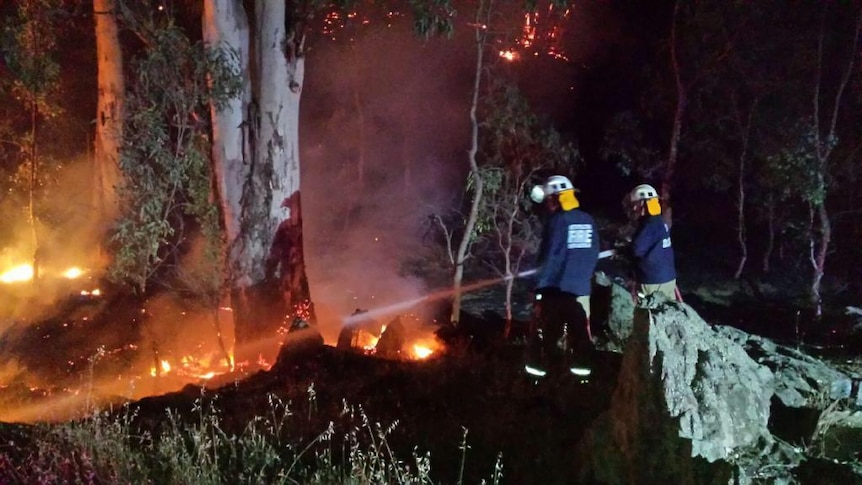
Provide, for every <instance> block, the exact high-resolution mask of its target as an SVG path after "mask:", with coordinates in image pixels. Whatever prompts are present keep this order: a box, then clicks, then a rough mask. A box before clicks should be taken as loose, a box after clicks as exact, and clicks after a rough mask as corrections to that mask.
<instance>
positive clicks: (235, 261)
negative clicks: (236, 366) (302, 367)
mask: <svg viewBox="0 0 862 485" xmlns="http://www.w3.org/2000/svg"><path fill="white" fill-rule="evenodd" d="M203 37H204V42H206V43H207V45H208V46H209V47H211V48H219V49H224V50H226V51H229V52H230V55H229V56H228V57H226V59H228V60H229V62H230V63H231V67H232V68H233V70H235V71H236V72H238V73H239V74H240V77H241V82H242V87H241V89H240V91H239V93H237V95H236V96H234V97H232V98H230V99H228V100H227V101H226V102H225V103H224V104H223V105H221V106H216V105H213V106H212V107H211V112H212V164H213V174H214V176H215V184H214V186H215V191H216V197H217V198H218V202H219V207H220V209H221V211H220V212H221V216H222V225H223V228H224V238H225V243H226V246H225V247H226V254H225V258H224V261H225V271H226V275H225V276H226V277H225V280H226V282H227V285H226V287H225V288H222V290H221V291H220V295H219V302H218V304H217V306H216V308H215V309H213V322H214V327H215V331H216V334H217V337H218V342H219V346H220V348H221V350H222V352H223V353H224V354H225V355H226V357H227V360H228V365H230V366H233V361H234V357H235V341H236V335H237V331H236V319H235V318H234V316H235V315H234V313H233V307H234V305H233V303H232V301H231V289H232V288H234V287H235V286H236V283H238V282H239V281H243V280H242V275H243V267H244V262H243V259H242V254H241V252H240V251H239V248H240V247H241V246H240V245H239V244H238V241H239V236H240V214H241V213H242V191H243V187H244V186H245V183H244V181H245V179H246V178H247V177H248V174H249V171H248V166H249V165H248V164H247V163H246V161H247V160H246V157H245V155H246V152H247V148H246V147H247V143H246V140H247V137H248V132H249V131H248V129H247V123H245V122H244V121H245V120H244V115H245V113H246V112H247V109H248V106H249V104H250V103H249V99H250V97H251V92H250V90H251V84H250V82H249V80H248V72H249V71H248V68H249V25H248V17H247V16H246V13H245V10H244V9H243V7H242V1H241V0H206V1H205V2H204V12H203ZM240 334H242V332H240ZM231 335H232V336H233V338H231ZM225 336H226V338H225ZM225 340H228V343H225ZM228 348H231V349H234V351H233V352H231V351H230V350H228ZM242 357H245V356H242Z"/></svg>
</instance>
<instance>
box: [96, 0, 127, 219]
mask: <svg viewBox="0 0 862 485" xmlns="http://www.w3.org/2000/svg"><path fill="white" fill-rule="evenodd" d="M93 17H94V20H95V24H96V59H97V65H98V89H99V93H98V102H97V107H96V139H95V161H96V170H95V173H96V176H97V177H98V183H97V184H95V186H96V190H95V191H94V195H95V198H96V200H95V201H94V202H95V206H96V209H97V210H98V211H99V215H100V216H101V217H100V223H102V224H109V223H110V222H112V221H113V220H114V219H115V218H116V216H117V214H118V211H119V207H118V199H117V186H118V185H119V182H120V164H119V162H120V148H121V147H122V144H123V115H124V113H123V106H124V91H125V81H124V78H123V53H122V50H121V49H120V37H119V29H118V27H117V10H116V8H115V3H114V0H93Z"/></svg>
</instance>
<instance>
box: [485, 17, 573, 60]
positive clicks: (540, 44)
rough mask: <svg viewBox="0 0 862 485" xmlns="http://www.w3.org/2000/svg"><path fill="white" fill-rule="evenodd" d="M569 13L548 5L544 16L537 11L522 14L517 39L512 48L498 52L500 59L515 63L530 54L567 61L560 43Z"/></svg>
mask: <svg viewBox="0 0 862 485" xmlns="http://www.w3.org/2000/svg"><path fill="white" fill-rule="evenodd" d="M570 13H571V10H569V9H565V10H560V9H558V8H555V7H554V5H553V4H552V3H549V4H548V8H547V11H546V12H545V13H544V14H543V13H541V12H539V11H535V12H531V13H527V14H524V23H523V24H522V25H521V32H520V34H519V36H518V38H517V39H516V40H515V41H514V45H513V46H511V47H510V48H508V49H501V50H500V51H499V55H500V57H502V58H503V59H506V60H507V61H516V60H518V59H520V58H521V57H522V56H523V55H527V54H528V53H529V52H532V54H533V55H534V56H538V55H540V54H541V55H548V56H550V57H553V58H554V59H560V60H563V61H568V60H569V59H568V57H567V56H566V54H565V52H564V51H563V48H562V46H561V42H562V39H563V30H564V29H563V27H564V26H565V25H566V24H567V23H568V22H569V18H570Z"/></svg>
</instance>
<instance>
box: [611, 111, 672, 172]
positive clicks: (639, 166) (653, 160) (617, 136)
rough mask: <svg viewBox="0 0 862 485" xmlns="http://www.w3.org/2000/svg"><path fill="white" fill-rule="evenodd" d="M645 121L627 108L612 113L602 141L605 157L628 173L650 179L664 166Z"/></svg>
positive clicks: (620, 169)
mask: <svg viewBox="0 0 862 485" xmlns="http://www.w3.org/2000/svg"><path fill="white" fill-rule="evenodd" d="M642 124H643V122H642V121H641V120H640V119H639V118H638V116H637V115H635V113H633V112H631V111H625V112H621V113H617V114H616V115H614V116H613V118H612V120H611V122H610V124H609V126H608V130H607V132H606V133H605V139H604V142H603V143H602V149H601V150H602V157H603V158H606V159H608V160H611V161H613V163H614V164H615V165H616V167H617V169H618V170H619V171H620V172H621V173H622V174H623V175H625V176H629V175H632V174H636V175H639V176H641V177H644V178H647V179H648V178H651V177H653V176H654V173H655V172H656V170H658V168H659V167H660V165H661V153H660V151H659V150H658V149H657V148H653V147H652V143H651V142H650V140H649V138H648V135H647V133H645V130H644V129H643V128H642Z"/></svg>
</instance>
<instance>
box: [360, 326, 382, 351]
mask: <svg viewBox="0 0 862 485" xmlns="http://www.w3.org/2000/svg"><path fill="white" fill-rule="evenodd" d="M380 333H381V334H382V333H383V332H382V331H381V332H380ZM354 338H355V339H356V340H355V342H356V343H355V346H356V348H359V349H362V350H364V351H366V352H374V350H375V348H376V347H377V342H378V341H379V340H380V336H379V335H374V334H373V333H371V332H368V331H366V330H359V331H358V332H356V336H355V337H354Z"/></svg>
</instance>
